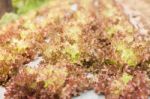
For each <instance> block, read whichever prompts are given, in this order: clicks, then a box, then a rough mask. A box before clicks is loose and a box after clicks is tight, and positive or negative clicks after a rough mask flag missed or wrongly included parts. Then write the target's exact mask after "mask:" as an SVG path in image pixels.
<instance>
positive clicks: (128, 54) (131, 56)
mask: <svg viewBox="0 0 150 99" xmlns="http://www.w3.org/2000/svg"><path fill="white" fill-rule="evenodd" d="M115 47H116V50H117V51H118V52H119V54H120V57H121V59H122V60H123V62H125V63H127V64H128V65H130V66H135V65H136V64H137V61H138V59H137V55H136V53H135V52H134V50H133V49H132V48H128V47H127V45H126V44H125V43H123V42H119V43H117V44H116V46H115Z"/></svg>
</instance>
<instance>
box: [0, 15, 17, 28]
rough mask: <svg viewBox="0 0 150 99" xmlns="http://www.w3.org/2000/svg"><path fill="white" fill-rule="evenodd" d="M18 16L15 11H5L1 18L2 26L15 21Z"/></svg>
mask: <svg viewBox="0 0 150 99" xmlns="http://www.w3.org/2000/svg"><path fill="white" fill-rule="evenodd" d="M17 18H18V15H16V14H15V13H5V14H4V15H3V16H2V18H1V19H0V27H1V26H4V25H7V24H8V23H9V22H11V21H14V20H16V19H17Z"/></svg>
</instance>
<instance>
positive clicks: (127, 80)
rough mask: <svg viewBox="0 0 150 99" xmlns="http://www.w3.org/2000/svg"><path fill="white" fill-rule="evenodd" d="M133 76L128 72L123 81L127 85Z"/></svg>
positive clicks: (122, 78)
mask: <svg viewBox="0 0 150 99" xmlns="http://www.w3.org/2000/svg"><path fill="white" fill-rule="evenodd" d="M132 78H133V76H131V75H129V74H127V73H124V74H123V75H122V77H121V80H122V81H123V83H124V84H125V85H126V84H127V83H128V82H129V81H131V80H132Z"/></svg>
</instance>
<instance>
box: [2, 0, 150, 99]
mask: <svg viewBox="0 0 150 99" xmlns="http://www.w3.org/2000/svg"><path fill="white" fill-rule="evenodd" d="M147 38H150V36H149V35H143V34H142V33H141V32H139V29H137V28H135V27H134V26H133V25H132V23H131V22H130V21H129V18H128V16H127V15H126V14H125V13H124V11H123V8H122V6H120V5H119V4H118V3H117V2H116V1H115V0H63V1H62V2H61V1H60V0H51V1H50V2H48V3H47V4H45V5H43V6H42V7H41V8H39V9H38V10H33V11H30V12H29V13H27V14H25V15H22V16H20V17H19V18H18V19H17V20H16V21H12V22H10V23H9V24H8V25H5V26H2V27H1V29H0V84H1V86H4V87H5V88H6V92H5V99H71V98H72V97H73V96H78V95H80V93H81V92H84V91H86V90H91V89H92V90H95V91H96V92H97V94H104V95H105V98H106V99H147V98H148V96H149V95H150V79H149V78H150V41H149V40H148V39H147ZM39 57H40V58H41V61H40V62H39V64H37V66H32V65H31V64H30V63H31V62H33V61H34V60H35V59H36V58H39Z"/></svg>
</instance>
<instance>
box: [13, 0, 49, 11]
mask: <svg viewBox="0 0 150 99" xmlns="http://www.w3.org/2000/svg"><path fill="white" fill-rule="evenodd" d="M46 1H48V0H12V3H13V7H14V8H15V9H16V12H17V13H18V14H24V13H26V12H29V11H30V10H32V9H36V8H38V7H40V6H41V5H42V4H43V3H45V2H46Z"/></svg>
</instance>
